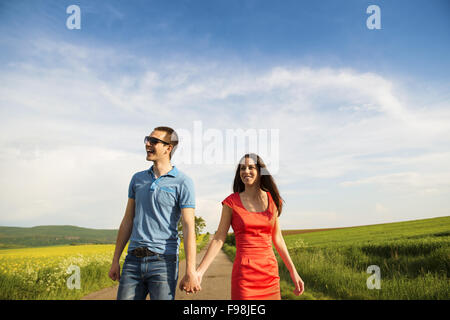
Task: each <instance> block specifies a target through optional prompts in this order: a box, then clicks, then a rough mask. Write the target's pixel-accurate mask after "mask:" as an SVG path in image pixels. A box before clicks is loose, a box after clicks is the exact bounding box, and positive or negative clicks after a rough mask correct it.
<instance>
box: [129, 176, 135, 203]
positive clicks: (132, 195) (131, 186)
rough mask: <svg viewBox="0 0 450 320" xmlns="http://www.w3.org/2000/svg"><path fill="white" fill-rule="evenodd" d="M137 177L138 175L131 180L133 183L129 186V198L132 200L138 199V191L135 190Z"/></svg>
mask: <svg viewBox="0 0 450 320" xmlns="http://www.w3.org/2000/svg"><path fill="white" fill-rule="evenodd" d="M135 176H136V175H133V177H132V178H131V181H130V185H129V186H128V198H131V199H136V191H135V189H134V177H135Z"/></svg>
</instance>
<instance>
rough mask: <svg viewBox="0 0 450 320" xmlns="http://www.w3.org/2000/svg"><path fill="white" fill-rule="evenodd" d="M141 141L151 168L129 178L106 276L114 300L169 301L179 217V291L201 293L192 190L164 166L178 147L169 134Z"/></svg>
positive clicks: (156, 132) (188, 182)
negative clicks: (113, 285)
mask: <svg viewBox="0 0 450 320" xmlns="http://www.w3.org/2000/svg"><path fill="white" fill-rule="evenodd" d="M144 141H145V149H146V151H147V160H148V161H153V165H152V166H151V168H150V169H149V170H145V171H141V172H138V173H136V174H134V175H133V177H132V179H131V182H130V185H129V190H128V203H127V207H126V210H125V216H124V218H123V220H122V223H121V224H120V228H119V233H118V235H117V241H116V248H115V252H114V258H113V262H112V265H111V270H110V271H109V277H110V278H111V279H112V280H114V281H115V280H119V290H118V292H117V299H118V300H143V299H145V298H146V296H147V293H148V294H150V299H152V300H174V299H175V291H176V286H177V280H178V249H179V244H180V239H179V237H178V232H177V223H178V221H179V219H180V216H181V218H182V225H183V235H184V248H185V249H184V250H185V253H186V275H185V276H184V278H183V279H182V281H181V283H180V286H181V288H183V289H184V290H185V291H186V292H187V293H192V292H194V293H195V292H197V291H199V290H201V287H200V284H199V282H198V277H197V273H196V271H195V258H196V238H195V216H194V208H195V199H194V185H193V182H192V180H191V179H190V178H189V177H188V176H186V175H185V174H184V173H182V172H181V171H179V170H178V169H177V168H176V167H175V166H173V165H171V163H170V159H171V156H172V155H173V153H174V151H175V149H176V147H177V145H178V136H177V134H176V132H175V131H174V130H173V129H171V128H169V127H157V128H155V129H154V130H153V132H152V133H151V134H150V136H147V137H145V140H144ZM128 240H130V243H129V245H128V252H127V253H128V254H127V256H126V259H125V263H124V265H123V270H122V275H120V265H119V259H120V256H121V254H122V251H123V249H124V248H125V245H126V244H127V242H128Z"/></svg>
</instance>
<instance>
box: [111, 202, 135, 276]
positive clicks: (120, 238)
mask: <svg viewBox="0 0 450 320" xmlns="http://www.w3.org/2000/svg"><path fill="white" fill-rule="evenodd" d="M134 209H135V202H134V199H132V198H128V203H127V208H126V210H125V215H124V217H123V219H122V223H121V224H120V228H119V233H118V234H117V240H116V248H115V250H114V257H113V261H112V265H111V269H110V270H109V273H108V275H109V277H110V278H111V279H112V280H114V281H116V280H120V264H119V260H120V256H121V255H122V251H123V249H124V248H125V246H126V244H127V242H128V240H129V239H130V235H131V231H132V230H133V219H134Z"/></svg>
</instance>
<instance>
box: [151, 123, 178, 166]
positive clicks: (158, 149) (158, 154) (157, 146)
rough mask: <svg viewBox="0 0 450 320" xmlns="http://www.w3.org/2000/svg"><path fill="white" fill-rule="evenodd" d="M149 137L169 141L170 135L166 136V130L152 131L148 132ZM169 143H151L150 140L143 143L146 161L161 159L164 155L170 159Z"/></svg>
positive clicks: (170, 147) (170, 148)
mask: <svg viewBox="0 0 450 320" xmlns="http://www.w3.org/2000/svg"><path fill="white" fill-rule="evenodd" d="M150 137H153V138H156V139H159V140H162V141H165V142H170V137H168V136H167V134H166V132H164V131H157V130H155V131H153V132H152V133H151V134H150ZM172 148H173V147H172V146H171V145H167V144H163V143H162V142H157V143H154V144H153V143H151V142H150V141H147V142H146V143H145V150H146V151H147V160H148V161H155V160H162V159H165V158H166V157H167V158H168V159H170V151H171V150H172Z"/></svg>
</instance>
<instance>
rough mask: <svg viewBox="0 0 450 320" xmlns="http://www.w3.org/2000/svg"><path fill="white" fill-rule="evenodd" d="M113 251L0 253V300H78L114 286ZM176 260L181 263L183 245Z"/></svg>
mask: <svg viewBox="0 0 450 320" xmlns="http://www.w3.org/2000/svg"><path fill="white" fill-rule="evenodd" d="M208 238H209V237H207V236H206V235H200V236H199V237H198V239H197V243H198V244H200V247H203V246H204V245H205V244H206V243H207V241H208ZM200 247H198V249H199V248H200ZM114 248H115V245H114V244H104V245H76V246H71V245H65V246H52V247H39V248H23V249H5V250H0V300H5V299H8V300H25V299H27V300H28V299H52V300H53V299H79V298H81V297H83V296H84V295H86V294H88V293H90V292H93V291H96V290H100V289H102V288H106V287H109V286H113V285H117V282H114V281H112V280H111V279H109V277H108V271H109V269H110V267H111V262H112V258H113V255H114ZM127 249H128V248H127V247H125V249H124V250H123V253H122V257H121V265H122V264H123V261H124V260H125V256H126V252H127ZM179 258H180V260H183V259H184V248H183V241H181V243H180V257H179ZM71 266H75V267H76V268H77V269H78V268H79V269H78V270H79V276H80V277H79V278H80V286H79V287H80V288H79V289H78V288H74V287H73V286H70V285H68V282H70V283H72V284H73V282H71V280H70V279H69V278H71V277H72V276H73V275H74V274H75V272H76V271H74V269H73V268H70V267H71Z"/></svg>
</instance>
